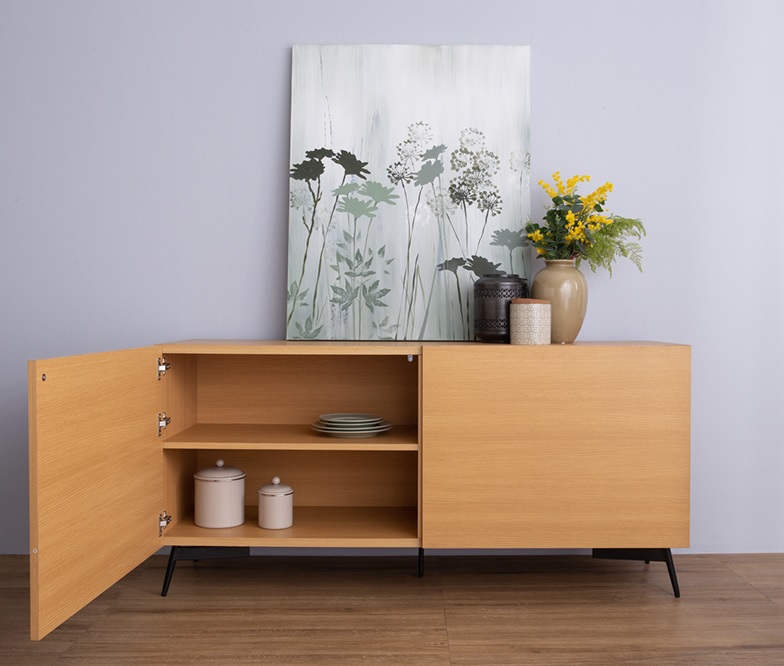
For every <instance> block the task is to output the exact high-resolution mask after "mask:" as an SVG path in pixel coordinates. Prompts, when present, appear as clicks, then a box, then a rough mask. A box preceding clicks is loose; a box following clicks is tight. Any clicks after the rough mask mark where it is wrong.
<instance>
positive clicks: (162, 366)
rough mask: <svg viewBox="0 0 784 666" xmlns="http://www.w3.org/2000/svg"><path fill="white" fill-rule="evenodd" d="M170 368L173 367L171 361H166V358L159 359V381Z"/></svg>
mask: <svg viewBox="0 0 784 666" xmlns="http://www.w3.org/2000/svg"><path fill="white" fill-rule="evenodd" d="M169 368H171V363H169V362H168V361H166V359H165V358H159V359H158V381H160V380H161V377H163V376H164V375H165V374H166V371H167V370H168V369H169Z"/></svg>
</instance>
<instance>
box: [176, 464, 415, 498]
mask: <svg viewBox="0 0 784 666" xmlns="http://www.w3.org/2000/svg"><path fill="white" fill-rule="evenodd" d="M218 458H223V460H225V461H226V465H227V466H231V467H239V468H240V469H241V470H242V471H243V472H245V473H246V474H247V476H246V477H245V504H246V505H249V506H253V505H257V504H258V489H259V488H260V487H261V486H263V485H264V484H267V483H270V482H271V481H272V477H274V476H279V477H280V479H281V482H282V483H285V484H287V485H290V486H291V487H292V488H293V489H294V504H295V506H416V505H417V493H418V489H417V465H418V454H417V452H416V451H412V452H409V451H404V452H394V451H393V452H390V451H381V452H376V451H345V452H341V451H337V452H336V451H326V452H321V451H199V455H198V466H199V469H201V468H204V467H211V466H212V465H214V464H215V461H216V460H217V459H218ZM190 490H191V492H193V480H192V479H191V481H190Z"/></svg>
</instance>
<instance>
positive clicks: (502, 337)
mask: <svg viewBox="0 0 784 666" xmlns="http://www.w3.org/2000/svg"><path fill="white" fill-rule="evenodd" d="M526 296H528V285H527V283H526V281H525V280H524V279H523V278H521V277H520V276H518V275H512V274H508V275H507V274H506V273H491V274H488V275H483V276H482V277H481V278H479V279H478V280H477V281H476V282H474V338H476V339H477V340H481V341H482V342H509V330H510V328H509V304H510V303H511V302H512V299H513V298H525V297H526Z"/></svg>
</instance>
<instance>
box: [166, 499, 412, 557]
mask: <svg viewBox="0 0 784 666" xmlns="http://www.w3.org/2000/svg"><path fill="white" fill-rule="evenodd" d="M418 523H419V521H418V517H417V509H416V507H335V506H295V507H294V524H293V525H292V526H291V527H289V528H288V529H285V530H264V529H261V528H260V527H259V526H258V513H257V508H256V507H254V506H246V507H245V522H244V523H243V524H242V525H238V526H237V527H227V528H221V529H209V528H204V527H197V526H196V525H195V524H194V523H193V517H188V518H186V519H184V520H180V521H179V522H177V523H176V524H175V525H173V526H172V527H170V528H169V529H168V530H167V531H166V533H165V534H164V536H163V543H162V545H164V546H250V547H257V548H267V547H275V546H280V547H297V546H299V547H317V548H409V547H414V548H416V547H419V546H421V545H422V540H421V539H420V538H419V535H418Z"/></svg>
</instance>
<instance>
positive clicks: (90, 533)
mask: <svg viewBox="0 0 784 666" xmlns="http://www.w3.org/2000/svg"><path fill="white" fill-rule="evenodd" d="M156 360H157V359H156V351H155V350H154V349H150V348H148V349H139V350H128V351H123V352H111V353H106V354H96V355H88V356H79V357H70V358H61V359H51V360H47V361H37V362H33V363H31V364H30V368H29V381H30V405H31V408H30V466H31V470H30V481H31V484H30V509H31V520H30V525H31V529H30V550H31V554H30V570H31V584H30V590H31V604H30V607H31V637H32V638H33V639H39V638H42V637H43V636H45V635H46V634H47V633H49V632H50V631H51V630H52V629H54V628H55V627H57V626H58V625H59V624H61V623H62V622H64V621H65V620H66V619H68V618H69V617H70V616H71V615H73V614H74V613H75V612H76V611H78V610H79V609H80V608H82V607H83V606H85V605H86V604H87V603H89V602H90V601H91V600H92V599H94V598H95V597H96V596H97V595H99V594H100V593H101V592H103V591H104V590H105V589H107V588H108V587H110V586H111V585H113V584H114V583H115V582H116V581H117V580H119V579H120V578H121V577H122V576H124V575H125V574H126V573H128V571H130V570H131V569H133V568H134V567H136V566H137V565H138V564H140V563H141V562H142V561H144V559H146V558H147V557H148V556H149V555H151V554H152V553H153V552H155V550H156V549H157V548H158V545H159V539H158V533H157V515H158V513H159V512H160V511H161V510H162V507H163V478H162V477H163V472H162V469H163V468H162V447H161V445H160V443H159V442H158V441H157V440H158V436H157V413H158V411H159V410H160V404H161V389H160V382H159V381H158V378H157V363H156Z"/></svg>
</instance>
